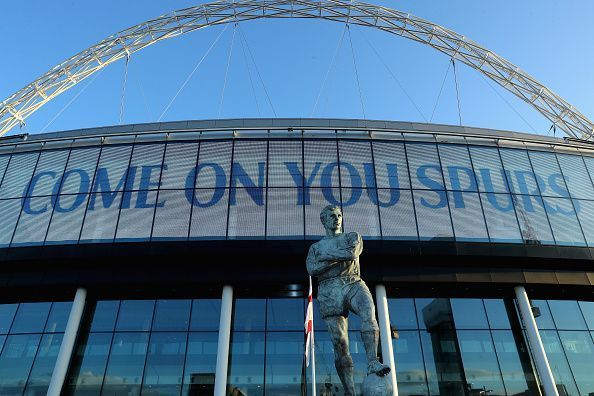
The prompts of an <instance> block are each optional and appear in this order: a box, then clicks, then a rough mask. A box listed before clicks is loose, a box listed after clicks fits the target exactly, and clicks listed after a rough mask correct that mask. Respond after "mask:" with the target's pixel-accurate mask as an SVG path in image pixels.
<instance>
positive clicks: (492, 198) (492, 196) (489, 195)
mask: <svg viewBox="0 0 594 396" xmlns="http://www.w3.org/2000/svg"><path fill="white" fill-rule="evenodd" d="M486 196H487V200H488V201H489V203H490V204H491V205H493V207H494V208H495V209H497V210H499V211H501V212H509V211H510V210H514V205H513V201H512V199H511V196H510V195H507V194H493V193H492V192H488V193H487V194H486ZM498 197H503V198H505V199H506V200H507V205H506V206H501V205H500V204H499V200H498V199H497V198H498Z"/></svg>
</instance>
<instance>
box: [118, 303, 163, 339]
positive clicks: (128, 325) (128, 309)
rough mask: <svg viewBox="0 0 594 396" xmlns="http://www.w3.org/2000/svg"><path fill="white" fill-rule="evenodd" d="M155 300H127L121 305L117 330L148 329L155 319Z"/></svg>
mask: <svg viewBox="0 0 594 396" xmlns="http://www.w3.org/2000/svg"><path fill="white" fill-rule="evenodd" d="M154 307H155V301H154V300H125V301H122V303H121V305H120V312H119V313H118V321H117V323H116V331H148V330H150V328H151V322H152V320H153V310H154Z"/></svg>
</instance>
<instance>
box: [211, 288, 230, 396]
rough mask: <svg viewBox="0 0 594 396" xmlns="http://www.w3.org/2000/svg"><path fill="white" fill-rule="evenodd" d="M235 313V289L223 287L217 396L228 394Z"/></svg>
mask: <svg viewBox="0 0 594 396" xmlns="http://www.w3.org/2000/svg"><path fill="white" fill-rule="evenodd" d="M232 312H233V288H232V287H231V286H224V287H223V299H222V301H221V319H220V321H219V344H218V349H217V368H216V373H215V388H214V394H215V396H225V395H226V394H227V369H228V366H229V342H230V340H231V314H232Z"/></svg>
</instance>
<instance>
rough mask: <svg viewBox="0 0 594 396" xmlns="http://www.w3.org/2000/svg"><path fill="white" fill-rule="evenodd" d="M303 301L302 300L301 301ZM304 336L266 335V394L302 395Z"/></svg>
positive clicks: (298, 334) (292, 333)
mask: <svg viewBox="0 0 594 396" xmlns="http://www.w3.org/2000/svg"><path fill="white" fill-rule="evenodd" d="M301 301H302V300H301ZM302 369H303V334H301V332H291V333H268V334H267V335H266V385H265V386H266V394H268V395H301V394H302V392H301V386H302V383H301V381H302Z"/></svg>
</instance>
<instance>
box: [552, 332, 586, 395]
mask: <svg viewBox="0 0 594 396" xmlns="http://www.w3.org/2000/svg"><path fill="white" fill-rule="evenodd" d="M559 337H560V338H561V343H562V345H563V349H564V350H565V354H566V355H567V360H569V366H570V367H571V371H572V374H573V378H574V379H575V381H576V382H577V386H578V389H579V391H580V393H581V394H582V395H590V394H591V393H593V392H594V376H592V370H594V344H593V343H592V338H591V337H590V334H589V333H588V332H587V331H560V332H559Z"/></svg>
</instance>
